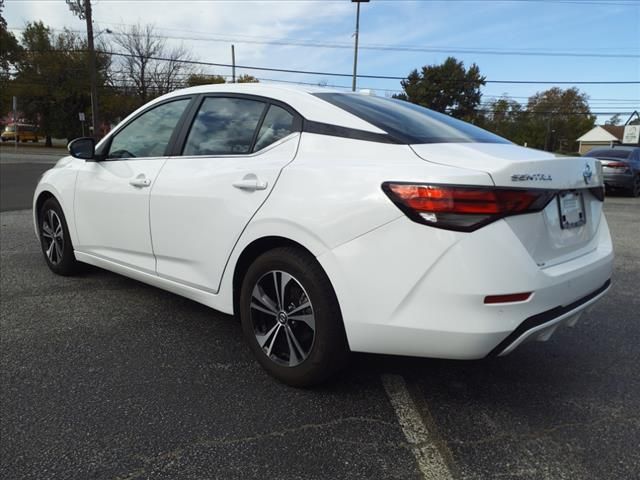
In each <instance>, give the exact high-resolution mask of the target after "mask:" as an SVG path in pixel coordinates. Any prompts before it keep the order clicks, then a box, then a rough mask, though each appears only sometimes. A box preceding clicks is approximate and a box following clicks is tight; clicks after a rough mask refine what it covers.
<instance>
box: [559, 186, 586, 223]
mask: <svg viewBox="0 0 640 480" xmlns="http://www.w3.org/2000/svg"><path fill="white" fill-rule="evenodd" d="M558 209H559V211H560V226H561V227H562V228H563V229H565V228H576V227H579V226H581V225H584V224H585V223H587V217H586V216H585V213H584V199H583V198H582V192H576V191H572V190H570V191H565V192H560V193H559V194H558Z"/></svg>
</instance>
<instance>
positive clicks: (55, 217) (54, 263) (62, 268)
mask: <svg viewBox="0 0 640 480" xmlns="http://www.w3.org/2000/svg"><path fill="white" fill-rule="evenodd" d="M38 226H39V230H40V245H41V247H42V253H43V254H44V259H45V261H46V262H47V265H48V266H49V268H50V269H51V270H52V271H53V272H54V273H57V274H58V275H72V274H74V273H76V271H77V270H78V261H77V260H76V257H75V255H74V254H73V245H72V243H71V237H70V236H69V228H68V227H67V222H66V220H65V218H64V214H63V213H62V208H61V207H60V204H59V203H58V202H57V200H56V199H55V198H49V199H48V200H46V201H45V202H44V204H43V205H42V207H41V208H40V211H39V213H38Z"/></svg>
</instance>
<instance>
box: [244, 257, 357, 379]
mask: <svg viewBox="0 0 640 480" xmlns="http://www.w3.org/2000/svg"><path fill="white" fill-rule="evenodd" d="M240 319H241V322H242V329H243V332H244V334H245V337H246V339H247V341H248V342H249V345H250V347H251V349H252V351H253V353H254V355H255V356H256V358H257V360H258V361H259V362H260V364H261V365H262V367H263V368H264V369H265V370H267V372H269V373H270V374H271V375H272V376H274V377H276V378H277V379H279V380H280V381H282V382H284V383H287V384H289V385H294V386H309V385H314V384H317V383H320V382H322V381H323V380H325V379H327V378H328V377H329V376H331V374H333V373H334V372H336V371H337V370H338V369H340V368H341V367H342V366H343V365H344V364H345V363H346V360H347V358H348V352H349V350H348V346H347V341H346V336H345V333H344V327H343V324H342V316H341V314H340V308H339V306H338V301H337V299H336V296H335V292H334V291H333V287H332V286H331V283H330V281H329V279H328V278H327V276H326V274H325V273H324V271H323V270H322V268H321V267H320V265H319V264H318V262H317V261H316V259H315V258H313V257H312V256H311V255H309V254H308V253H306V252H304V251H302V250H299V249H296V248H289V247H286V248H278V249H274V250H271V251H269V252H267V253H265V254H263V255H261V256H260V257H258V259H256V260H255V261H254V263H253V264H252V265H251V266H250V267H249V270H248V271H247V274H246V275H245V277H244V280H243V282H242V289H241V293H240Z"/></svg>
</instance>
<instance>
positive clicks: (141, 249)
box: [74, 98, 191, 273]
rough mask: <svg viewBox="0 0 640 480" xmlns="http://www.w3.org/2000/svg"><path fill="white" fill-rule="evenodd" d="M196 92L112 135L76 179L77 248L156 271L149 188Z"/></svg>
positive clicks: (150, 111) (154, 109)
mask: <svg viewBox="0 0 640 480" xmlns="http://www.w3.org/2000/svg"><path fill="white" fill-rule="evenodd" d="M190 101H191V98H180V99H176V100H172V101H168V102H164V103H162V104H159V105H155V106H153V107H151V108H150V109H148V110H146V111H144V112H143V113H142V114H140V115H138V116H136V117H135V118H134V119H133V120H131V121H130V122H128V123H127V124H126V125H124V126H123V127H122V128H119V129H118V131H117V132H116V133H115V134H114V135H113V136H112V137H110V139H109V140H108V143H107V144H106V145H105V147H104V151H105V153H104V159H103V160H101V161H87V162H85V164H84V165H83V166H82V167H81V168H80V170H79V172H78V178H77V180H76V194H75V200H74V210H75V221H76V228H77V235H78V240H79V241H78V245H76V246H75V248H76V250H79V251H81V252H83V253H87V254H91V255H94V256H97V257H101V258H103V259H107V260H111V261H113V262H117V263H119V264H122V265H126V266H130V267H134V268H137V269H140V270H144V271H147V272H151V273H155V270H156V265H155V258H154V256H153V249H152V245H151V233H150V230H149V193H150V191H151V190H152V188H153V186H154V183H155V181H156V179H157V176H158V173H159V172H160V170H161V168H162V165H163V164H164V162H165V161H166V159H167V156H166V153H167V152H168V148H169V147H170V145H171V141H172V137H173V138H174V132H175V131H177V128H176V127H177V125H178V124H179V122H180V119H181V116H182V115H184V114H185V111H186V109H187V106H188V105H189V102H190Z"/></svg>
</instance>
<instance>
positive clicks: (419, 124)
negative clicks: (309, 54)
mask: <svg viewBox="0 0 640 480" xmlns="http://www.w3.org/2000/svg"><path fill="white" fill-rule="evenodd" d="M314 95H315V96H316V97H319V98H321V99H322V100H325V101H327V102H329V103H331V104H333V105H335V106H336V107H339V108H341V109H343V110H346V111H347V112H349V113H351V114H353V115H356V116H357V117H360V118H361V119H363V120H365V121H366V122H368V123H370V124H372V125H375V126H376V127H378V128H380V129H381V130H384V131H385V132H387V133H388V134H390V135H391V136H393V137H395V138H396V139H397V140H399V141H400V142H402V143H407V144H417V143H470V142H475V143H510V142H509V141H508V140H506V139H504V138H502V137H499V136H497V135H494V134H493V133H490V132H487V131H486V130H483V129H481V128H478V127H476V126H474V125H471V124H470V123H466V122H463V121H461V120H456V119H455V118H452V117H450V116H448V115H445V114H442V113H438V112H435V111H433V110H429V109H428V108H424V107H421V106H419V105H415V104H413V103H410V102H405V101H403V100H395V99H391V98H381V97H373V96H365V95H360V94H353V93H328V92H327V93H315V94H314Z"/></svg>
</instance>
